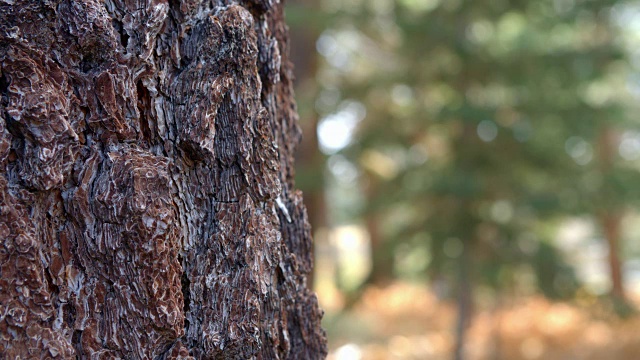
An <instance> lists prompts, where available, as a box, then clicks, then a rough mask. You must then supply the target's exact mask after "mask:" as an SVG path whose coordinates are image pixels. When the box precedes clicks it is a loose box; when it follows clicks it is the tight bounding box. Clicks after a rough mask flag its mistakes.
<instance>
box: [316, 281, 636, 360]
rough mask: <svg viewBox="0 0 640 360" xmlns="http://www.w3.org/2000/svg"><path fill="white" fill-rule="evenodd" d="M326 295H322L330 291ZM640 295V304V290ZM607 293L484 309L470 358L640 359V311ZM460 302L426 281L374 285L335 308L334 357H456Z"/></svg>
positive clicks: (330, 327) (331, 320)
mask: <svg viewBox="0 0 640 360" xmlns="http://www.w3.org/2000/svg"><path fill="white" fill-rule="evenodd" d="M319 295H320V298H321V299H320V300H321V302H322V294H319ZM634 303H635V304H636V306H637V305H639V301H638V298H637V297H636V298H635V299H634ZM613 313H614V312H613V309H612V307H611V306H609V305H608V304H607V303H606V302H604V301H603V300H599V299H598V298H596V297H592V296H588V295H583V296H579V297H578V298H577V299H576V300H574V301H572V302H570V303H569V302H551V301H549V300H547V299H545V298H543V297H538V296H533V297H527V298H519V299H512V300H509V301H504V300H503V302H502V303H501V304H500V306H499V307H497V306H493V309H491V308H489V307H487V308H485V309H477V311H476V316H475V318H474V320H473V323H472V325H471V327H470V330H469V333H468V336H469V339H468V342H467V348H466V353H467V359H470V360H485V359H486V360H501V359H509V360H519V359H522V360H534V359H545V360H571V359H575V360H602V359H615V360H632V359H633V360H635V359H638V358H639V357H640V330H639V329H640V318H638V317H637V316H636V317H631V318H628V319H620V318H618V317H616V316H614V315H613ZM455 321H456V312H455V304H453V303H447V302H440V301H439V300H438V299H437V298H436V296H435V295H434V294H433V293H431V292H430V291H428V290H427V289H426V288H424V287H421V286H417V285H413V284H408V283H402V282H397V283H394V284H392V285H389V286H387V287H385V288H369V289H368V290H366V292H365V294H364V296H363V297H362V300H361V301H360V302H359V303H358V304H357V305H356V306H355V307H354V308H353V309H352V310H351V311H348V312H344V313H342V314H339V313H331V312H328V313H327V316H326V317H325V321H324V326H325V327H326V328H327V332H328V334H329V342H330V349H331V350H330V355H329V357H328V359H329V360H357V359H366V360H369V359H371V360H378V359H380V360H381V359H433V360H439V359H447V360H448V359H451V353H452V349H453V339H454V337H453V329H454V325H455Z"/></svg>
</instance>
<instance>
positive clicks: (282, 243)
mask: <svg viewBox="0 0 640 360" xmlns="http://www.w3.org/2000/svg"><path fill="white" fill-rule="evenodd" d="M0 36H1V37H2V40H1V42H0V62H1V67H2V69H1V71H2V74H1V78H0V93H1V96H2V98H1V102H0V107H1V109H0V110H1V111H0V239H2V246H0V271H1V274H2V276H1V277H0V357H2V358H5V359H14V358H18V357H22V358H45V357H46V356H51V357H57V358H66V359H72V358H101V359H102V358H124V359H179V358H182V359H187V358H196V359H251V358H257V359H284V358H290V359H317V358H323V357H324V356H325V354H326V345H325V335H324V332H323V331H322V330H321V328H320V318H321V311H320V310H319V308H318V303H317V300H316V297H315V295H314V294H313V293H311V292H310V290H309V289H308V288H307V285H306V283H305V279H306V275H307V274H308V273H309V272H310V271H311V268H312V258H311V255H310V254H311V247H312V243H311V238H310V229H309V226H308V223H307V219H306V213H305V209H304V206H303V205H302V198H301V195H300V193H299V192H297V191H296V190H295V189H294V184H293V151H294V148H295V146H296V144H297V142H298V140H299V137H300V130H299V129H298V126H297V123H296V121H297V118H296V113H295V104H294V102H293V98H292V90H291V77H292V76H291V65H290V63H289V61H288V58H287V54H288V42H287V29H286V26H285V25H284V22H283V18H282V4H281V3H278V2H276V1H271V0H246V1H225V0H218V1H215V0H214V1H202V0H183V1H177V0H170V1H166V0H138V1H133V0H105V1H97V0H22V1H21V0H15V1H3V2H0Z"/></svg>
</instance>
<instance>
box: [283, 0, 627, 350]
mask: <svg viewBox="0 0 640 360" xmlns="http://www.w3.org/2000/svg"><path fill="white" fill-rule="evenodd" d="M287 21H288V23H289V26H290V30H291V36H292V39H291V44H290V49H291V55H292V59H293V61H294V64H295V66H296V69H295V74H296V97H297V102H298V110H299V113H300V123H301V127H302V130H303V136H304V140H303V143H302V144H301V147H300V149H299V154H298V159H297V185H298V186H299V187H300V188H302V189H303V190H304V192H305V200H306V204H307V207H308V211H309V218H310V222H311V223H312V226H313V229H314V237H315V242H316V246H315V258H316V262H315V274H314V276H313V279H310V282H312V283H313V287H314V288H315V290H316V291H317V293H318V296H319V299H320V303H321V306H322V307H323V308H324V309H325V312H326V314H325V318H324V321H323V324H324V327H325V328H326V330H327V333H328V337H329V346H330V355H329V359H334V360H347V359H354V360H356V359H492V360H498V359H509V360H511V359H593V360H596V359H639V358H640V318H638V317H637V316H636V313H637V311H638V309H639V308H640V241H638V239H639V238H640V211H639V210H640V3H638V2H637V1H626V2H625V1H607V0H601V1H598V0H536V1H528V0H474V1H465V0H396V1H393V0H289V2H288V6H287Z"/></svg>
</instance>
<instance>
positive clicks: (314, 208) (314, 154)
mask: <svg viewBox="0 0 640 360" xmlns="http://www.w3.org/2000/svg"><path fill="white" fill-rule="evenodd" d="M289 6H293V7H296V8H297V9H298V11H297V14H300V15H302V14H306V16H309V15H311V16H312V15H313V14H317V12H318V11H319V9H318V7H319V4H318V1H317V0H293V1H290V2H289ZM306 16H305V17H306ZM292 28H293V31H292V32H291V61H292V62H293V64H295V67H294V75H295V81H294V88H295V91H296V97H297V98H298V99H299V101H298V105H299V113H300V127H301V128H302V142H301V143H300V146H299V148H298V152H297V153H296V169H297V172H298V178H299V179H300V181H299V184H298V185H299V186H300V188H301V189H302V190H303V191H304V204H305V206H306V208H307V212H308V214H309V223H310V224H311V228H312V229H314V239H315V241H316V242H326V241H327V239H325V238H323V237H322V234H326V233H327V232H326V231H322V230H326V229H327V226H328V219H327V208H326V204H325V193H324V192H325V186H324V168H325V159H324V156H323V155H322V154H321V153H320V150H319V146H318V133H317V128H318V120H319V119H318V113H317V111H316V110H315V108H314V106H313V105H314V100H315V99H316V98H317V95H318V85H317V82H316V73H317V70H318V53H317V51H316V41H317V40H318V36H320V30H321V28H320V26H316V25H315V24H314V23H313V22H310V21H304V22H303V21H298V22H296V23H295V24H293V25H292ZM302 104H306V105H307V106H302ZM313 275H314V274H313V273H310V274H309V278H308V280H307V283H308V285H309V287H312V286H313Z"/></svg>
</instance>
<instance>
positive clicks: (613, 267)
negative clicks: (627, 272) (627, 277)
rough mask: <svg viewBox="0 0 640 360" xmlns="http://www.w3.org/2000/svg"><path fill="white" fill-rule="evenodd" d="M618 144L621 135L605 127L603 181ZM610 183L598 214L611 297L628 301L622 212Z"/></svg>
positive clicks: (600, 152)
mask: <svg viewBox="0 0 640 360" xmlns="http://www.w3.org/2000/svg"><path fill="white" fill-rule="evenodd" d="M618 143H619V136H618V134H617V133H616V132H615V131H614V130H613V129H612V128H611V127H610V126H606V125H605V126H604V127H603V128H602V129H601V130H600V136H599V138H598V142H597V146H598V156H599V159H598V160H599V164H598V166H599V170H600V174H601V175H602V178H603V179H609V178H610V176H611V174H612V172H613V166H614V161H615V157H616V152H617V148H618ZM609 186H611V183H610V182H609V181H606V180H605V189H604V194H603V200H602V202H601V204H600V205H601V208H600V209H598V210H597V211H596V212H595V213H596V216H597V217H598V222H599V224H600V227H601V229H602V234H603V236H604V239H605V241H606V242H607V248H608V250H609V251H608V263H609V276H610V277H609V280H610V282H611V290H610V291H611V295H612V296H613V297H614V298H615V299H617V300H621V301H623V302H624V301H626V295H625V290H624V280H623V275H622V262H621V260H620V236H621V225H622V224H621V222H622V217H623V216H622V215H623V209H620V208H619V207H620V205H618V204H617V203H615V200H612V199H615V196H614V195H613V194H609V190H610V189H609ZM612 202H613V203H612Z"/></svg>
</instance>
